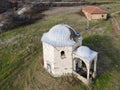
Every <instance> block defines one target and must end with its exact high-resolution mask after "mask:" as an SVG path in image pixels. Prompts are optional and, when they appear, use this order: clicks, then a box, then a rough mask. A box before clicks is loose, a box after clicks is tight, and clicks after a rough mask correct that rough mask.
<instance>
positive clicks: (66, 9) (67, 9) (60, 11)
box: [43, 6, 82, 18]
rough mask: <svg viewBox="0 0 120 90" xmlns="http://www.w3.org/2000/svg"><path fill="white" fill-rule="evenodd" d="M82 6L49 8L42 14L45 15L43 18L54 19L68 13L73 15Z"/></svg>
mask: <svg viewBox="0 0 120 90" xmlns="http://www.w3.org/2000/svg"><path fill="white" fill-rule="evenodd" d="M81 8H82V6H81V7H80V6H79V7H55V8H51V10H48V11H45V12H43V14H45V15H46V17H45V18H47V17H54V16H57V15H65V14H70V13H75V12H80V10H81Z"/></svg>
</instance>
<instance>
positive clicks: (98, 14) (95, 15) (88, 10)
mask: <svg viewBox="0 0 120 90" xmlns="http://www.w3.org/2000/svg"><path fill="white" fill-rule="evenodd" d="M82 12H83V13H84V15H85V16H86V18H87V19H88V20H100V19H107V11H105V10H103V9H100V8H99V7H95V6H86V7H84V8H82Z"/></svg>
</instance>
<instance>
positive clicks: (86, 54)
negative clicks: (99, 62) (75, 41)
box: [75, 46, 97, 60]
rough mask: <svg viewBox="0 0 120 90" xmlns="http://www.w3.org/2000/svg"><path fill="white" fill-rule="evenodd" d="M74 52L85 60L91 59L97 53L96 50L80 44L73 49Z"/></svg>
mask: <svg viewBox="0 0 120 90" xmlns="http://www.w3.org/2000/svg"><path fill="white" fill-rule="evenodd" d="M75 54H76V55H78V56H80V57H81V58H84V59H86V60H92V59H93V58H94V57H95V56H96V55H97V52H95V51H93V50H91V49H90V48H89V47H87V46H80V47H79V48H77V50H76V51H75Z"/></svg>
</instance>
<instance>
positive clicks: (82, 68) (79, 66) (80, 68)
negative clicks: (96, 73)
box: [73, 58, 87, 78]
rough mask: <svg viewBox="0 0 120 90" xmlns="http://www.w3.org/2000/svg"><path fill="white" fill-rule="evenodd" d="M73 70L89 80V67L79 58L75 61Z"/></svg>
mask: <svg viewBox="0 0 120 90" xmlns="http://www.w3.org/2000/svg"><path fill="white" fill-rule="evenodd" d="M73 63H74V64H73V70H74V71H75V72H77V73H78V74H80V75H81V76H83V77H85V78H87V65H86V62H84V61H83V60H81V59H79V58H75V59H74V61H73Z"/></svg>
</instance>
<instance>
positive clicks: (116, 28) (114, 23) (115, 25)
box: [111, 11, 120, 35]
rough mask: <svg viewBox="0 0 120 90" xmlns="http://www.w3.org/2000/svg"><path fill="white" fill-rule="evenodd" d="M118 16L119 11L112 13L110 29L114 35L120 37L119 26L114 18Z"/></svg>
mask: <svg viewBox="0 0 120 90" xmlns="http://www.w3.org/2000/svg"><path fill="white" fill-rule="evenodd" d="M118 14H120V11H116V12H114V13H112V14H111V17H112V19H111V21H112V27H113V29H114V30H115V33H116V34H117V35H120V25H119V23H118V21H117V19H116V17H115V16H116V15H118Z"/></svg>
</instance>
